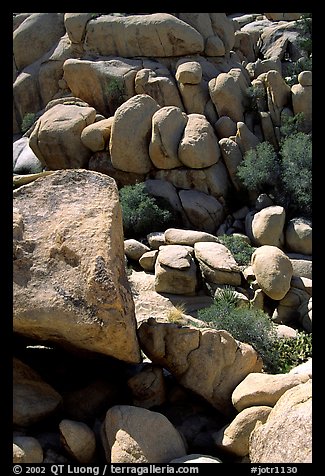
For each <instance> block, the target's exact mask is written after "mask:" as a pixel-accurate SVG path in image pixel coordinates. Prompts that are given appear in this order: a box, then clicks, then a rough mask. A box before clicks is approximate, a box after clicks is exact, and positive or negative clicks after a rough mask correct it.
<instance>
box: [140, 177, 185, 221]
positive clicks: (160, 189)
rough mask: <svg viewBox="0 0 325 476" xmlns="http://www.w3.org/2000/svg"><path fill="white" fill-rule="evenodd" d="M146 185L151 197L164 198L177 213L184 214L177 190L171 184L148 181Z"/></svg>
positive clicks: (162, 181) (160, 181) (153, 180)
mask: <svg viewBox="0 0 325 476" xmlns="http://www.w3.org/2000/svg"><path fill="white" fill-rule="evenodd" d="M144 184H145V189H146V191H147V192H148V193H149V195H152V196H153V197H161V198H164V199H165V200H166V201H167V202H169V204H170V205H171V207H172V208H173V209H174V210H175V211H176V212H178V213H180V214H183V213H184V212H183V209H182V205H181V201H180V199H179V197H178V194H177V190H176V188H175V187H174V186H173V185H172V184H171V183H169V182H167V181H165V180H156V179H147V180H146V181H145V182H144Z"/></svg>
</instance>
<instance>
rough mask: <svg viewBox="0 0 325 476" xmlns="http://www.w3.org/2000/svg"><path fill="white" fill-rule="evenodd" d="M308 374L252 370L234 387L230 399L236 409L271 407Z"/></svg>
mask: <svg viewBox="0 0 325 476" xmlns="http://www.w3.org/2000/svg"><path fill="white" fill-rule="evenodd" d="M308 379H309V377H308V375H306V374H301V375H289V374H275V375H271V374H266V373H255V372H252V373H250V374H249V375H247V377H246V378H245V379H244V380H243V381H242V382H241V383H240V384H239V385H238V386H237V387H236V388H235V390H234V391H233V393H232V396H231V400H232V403H233V405H234V407H235V408H236V410H237V411H239V412H241V411H242V410H243V409H244V408H248V407H253V406H255V405H267V406H270V407H273V406H274V405H275V404H276V402H277V401H278V400H279V398H280V397H281V396H282V395H283V394H284V393H285V392H286V391H287V390H288V389H289V388H292V387H295V386H296V385H299V384H301V383H305V382H307V380H308Z"/></svg>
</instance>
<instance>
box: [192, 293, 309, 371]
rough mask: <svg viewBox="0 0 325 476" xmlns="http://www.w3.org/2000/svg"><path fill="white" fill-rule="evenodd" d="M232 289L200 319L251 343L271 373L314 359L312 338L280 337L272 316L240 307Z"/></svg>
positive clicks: (200, 311)
mask: <svg viewBox="0 0 325 476" xmlns="http://www.w3.org/2000/svg"><path fill="white" fill-rule="evenodd" d="M236 300H237V298H236V297H235V296H234V294H233V293H232V290H231V289H230V288H229V289H227V288H225V289H224V290H222V291H221V292H220V293H219V295H218V298H216V299H215V302H214V303H213V304H212V306H210V307H208V308H205V309H201V310H199V311H198V318H199V319H201V320H202V321H204V322H206V323H207V325H208V326H209V327H211V328H213V329H217V330H222V329H223V330H225V331H227V332H229V334H231V335H232V336H233V337H234V338H235V339H237V340H239V341H240V342H245V343H247V344H250V345H251V346H252V347H254V349H255V350H256V352H257V353H258V354H259V355H260V356H261V358H262V360H263V364H264V365H263V368H264V370H265V371H266V372H269V373H273V374H274V373H287V372H289V370H291V368H293V367H295V366H296V365H299V364H301V363H303V362H305V361H306V360H307V359H308V358H309V357H311V356H312V335H311V334H307V333H305V332H304V331H301V332H298V336H297V338H295V339H293V338H279V337H277V334H276V326H275V324H274V323H273V322H272V321H271V319H270V318H269V316H268V314H266V313H265V312H264V311H262V310H260V309H254V308H252V307H237V305H236Z"/></svg>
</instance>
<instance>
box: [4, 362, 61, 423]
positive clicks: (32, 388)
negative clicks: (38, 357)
mask: <svg viewBox="0 0 325 476" xmlns="http://www.w3.org/2000/svg"><path fill="white" fill-rule="evenodd" d="M61 403H62V398H61V395H60V394H59V393H58V392H57V391H56V390H54V388H53V387H51V385H49V384H48V383H46V382H45V381H44V380H43V379H42V378H41V377H40V375H39V374H38V373H37V372H35V370H33V369H32V368H30V367H29V366H28V365H26V364H25V363H23V362H22V361H21V360H19V359H17V358H14V361H13V424H14V426H18V427H25V426H26V427H27V426H30V425H33V424H34V423H39V422H41V421H42V420H44V419H46V418H48V417H50V416H52V415H53V414H54V413H55V412H56V411H57V410H58V408H59V406H60V405H61Z"/></svg>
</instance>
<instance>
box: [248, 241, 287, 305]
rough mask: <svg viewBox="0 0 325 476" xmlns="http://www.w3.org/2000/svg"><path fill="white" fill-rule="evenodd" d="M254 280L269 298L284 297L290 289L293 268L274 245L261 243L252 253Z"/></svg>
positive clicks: (278, 298) (277, 298)
mask: <svg viewBox="0 0 325 476" xmlns="http://www.w3.org/2000/svg"><path fill="white" fill-rule="evenodd" d="M251 265H252V268H253V272H254V274H255V276H256V280H257V282H258V284H259V286H260V287H261V289H262V290H263V291H264V292H265V294H266V295H267V296H269V297H270V298H271V299H275V300H280V299H282V298H284V296H285V295H286V294H287V292H288V291H289V289H290V281H291V278H292V276H293V268H292V264H291V261H290V259H289V258H288V257H287V256H286V255H285V254H284V253H283V251H281V250H280V249H279V248H277V247H276V246H269V245H263V246H260V247H259V248H257V249H256V250H255V251H254V253H253V254H252V258H251Z"/></svg>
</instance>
